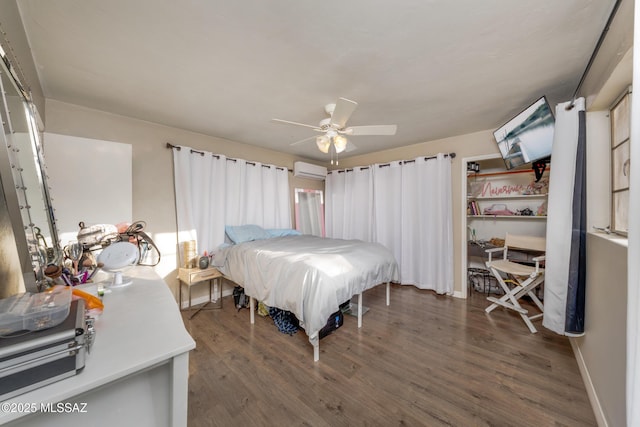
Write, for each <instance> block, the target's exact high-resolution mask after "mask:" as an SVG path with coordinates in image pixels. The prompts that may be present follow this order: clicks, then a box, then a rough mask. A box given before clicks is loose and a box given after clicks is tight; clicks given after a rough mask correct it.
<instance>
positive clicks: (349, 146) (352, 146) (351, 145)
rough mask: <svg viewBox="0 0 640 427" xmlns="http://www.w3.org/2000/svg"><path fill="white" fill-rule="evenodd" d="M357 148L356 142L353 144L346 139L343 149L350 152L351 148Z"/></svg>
mask: <svg viewBox="0 0 640 427" xmlns="http://www.w3.org/2000/svg"><path fill="white" fill-rule="evenodd" d="M357 149H358V147H356V144H354V143H353V142H351V141H347V148H345V149H344V151H345V152H347V153H349V152H351V151H353V150H357Z"/></svg>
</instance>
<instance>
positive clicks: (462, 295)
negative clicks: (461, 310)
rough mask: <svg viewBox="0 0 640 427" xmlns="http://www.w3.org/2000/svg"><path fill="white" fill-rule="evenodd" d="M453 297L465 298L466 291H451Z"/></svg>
mask: <svg viewBox="0 0 640 427" xmlns="http://www.w3.org/2000/svg"><path fill="white" fill-rule="evenodd" d="M453 297H454V298H462V299H467V293H466V292H460V291H453Z"/></svg>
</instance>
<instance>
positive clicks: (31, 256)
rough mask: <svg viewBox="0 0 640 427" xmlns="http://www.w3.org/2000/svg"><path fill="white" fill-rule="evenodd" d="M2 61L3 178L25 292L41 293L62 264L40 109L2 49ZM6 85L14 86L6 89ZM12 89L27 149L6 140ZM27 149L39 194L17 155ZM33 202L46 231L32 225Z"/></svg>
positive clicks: (0, 175) (0, 171)
mask: <svg viewBox="0 0 640 427" xmlns="http://www.w3.org/2000/svg"><path fill="white" fill-rule="evenodd" d="M0 59H2V61H1V62H2V64H0V73H2V76H0V89H1V90H2V98H1V99H0V102H1V105H0V116H2V118H3V120H4V122H5V123H4V126H3V127H4V129H3V132H2V138H3V140H4V145H5V148H6V150H0V179H1V180H2V187H3V190H4V194H5V201H6V204H7V211H8V215H9V217H10V220H11V225H12V229H13V234H14V238H15V244H16V248H17V252H18V257H19V260H20V269H21V271H22V276H23V280H24V287H25V290H26V291H29V292H39V291H41V290H43V288H44V284H45V282H46V278H45V276H44V268H45V267H46V266H47V264H49V263H57V262H58V261H59V258H60V255H61V250H60V241H59V237H58V230H57V226H56V221H55V215H54V209H53V205H52V203H51V194H50V188H49V185H48V182H47V173H46V165H45V162H44V153H43V148H42V144H41V133H40V131H39V129H38V125H37V123H39V120H38V118H39V116H38V113H37V109H36V107H35V104H34V103H33V101H32V99H31V96H30V94H29V93H28V92H27V91H26V90H25V89H24V86H23V85H22V83H21V82H20V80H19V79H18V77H17V73H16V72H15V69H14V67H13V66H12V65H11V63H10V61H9V59H8V58H7V56H6V54H5V52H4V50H2V49H0ZM5 76H6V78H5ZM7 84H9V85H11V87H5V86H6V85H7ZM9 90H10V91H11V93H14V92H15V94H16V95H17V96H18V98H20V101H21V102H20V104H21V105H22V107H23V111H15V112H13V115H14V116H13V117H15V118H17V117H20V118H21V119H24V120H25V121H26V128H27V132H26V133H27V134H28V136H29V144H26V143H22V145H24V146H18V141H17V138H9V139H8V138H7V134H8V133H10V132H13V133H16V132H15V131H14V127H13V125H12V112H11V111H10V109H9V104H8V100H7V93H8V91H9ZM16 123H17V122H16ZM27 145H28V146H27ZM24 149H28V150H29V153H28V156H29V158H33V162H34V163H33V165H34V168H35V175H36V180H37V181H38V183H39V187H40V188H38V192H37V193H36V192H34V191H33V187H32V188H31V189H28V188H27V186H26V185H25V182H24V180H23V174H22V172H23V171H24V169H23V167H22V165H21V164H20V161H19V158H18V153H19V152H20V150H24ZM27 190H29V191H27ZM34 199H38V201H36V203H37V204H38V205H39V207H41V208H42V209H43V210H44V211H45V212H44V215H43V214H42V213H41V214H40V215H39V216H40V217H41V218H42V217H44V218H45V219H46V222H47V224H46V227H47V229H46V230H45V229H44V227H45V225H44V224H34V223H33V220H32V217H33V215H32V213H31V211H30V208H31V202H30V200H31V201H34ZM34 204H35V203H34ZM41 232H44V234H46V235H47V237H48V238H49V239H48V240H49V241H47V239H46V238H43V234H41ZM43 240H44V242H46V244H45V247H42V246H41V243H42V242H43Z"/></svg>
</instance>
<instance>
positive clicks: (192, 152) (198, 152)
mask: <svg viewBox="0 0 640 427" xmlns="http://www.w3.org/2000/svg"><path fill="white" fill-rule="evenodd" d="M167 148H170V149H172V150H173V149H174V148H175V149H176V150H178V151H180V150H182V147H181V146H179V145H173V144H171V143H170V142H167ZM191 154H200V155H201V156H204V155H205V154H206V153H205V152H204V151H198V150H194V149H193V148H192V149H191ZM211 156H213V157H215V158H216V159H219V158H220V156H219V155H218V154H213V153H211ZM226 160H227V161H229V162H237V161H238V159H233V158H231V157H227V158H226ZM245 163H246V164H248V165H251V166H255V165H256V163H255V162H250V161H246V162H245ZM261 166H262V167H263V168H269V167H271V166H272V165H261ZM273 166H274V167H275V168H276V169H281V170H286V171H289V172H293V170H291V169H287V168H285V167H282V166H275V165H273Z"/></svg>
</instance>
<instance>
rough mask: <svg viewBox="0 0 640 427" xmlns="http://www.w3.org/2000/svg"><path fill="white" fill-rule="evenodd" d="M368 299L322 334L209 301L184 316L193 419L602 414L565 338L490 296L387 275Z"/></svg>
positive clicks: (249, 422) (408, 419) (527, 421)
mask: <svg viewBox="0 0 640 427" xmlns="http://www.w3.org/2000/svg"><path fill="white" fill-rule="evenodd" d="M363 299H364V306H366V307H369V308H370V310H369V312H367V313H366V314H365V315H364V317H363V327H362V328H361V329H358V327H357V319H356V318H355V317H351V316H345V321H344V325H343V326H342V327H341V328H340V329H339V330H338V331H336V332H334V333H333V334H332V335H329V336H328V337H326V338H324V339H323V340H321V341H320V361H319V362H315V363H314V362H313V349H312V347H311V345H310V344H309V342H308V340H307V335H306V334H305V333H304V332H303V331H299V332H298V333H296V334H295V335H293V336H289V335H286V334H282V333H280V332H279V331H278V330H277V328H276V327H275V325H274V324H273V321H272V320H271V319H270V318H268V317H266V318H262V317H259V316H256V323H255V324H254V325H251V324H250V323H249V312H248V310H247V309H244V310H242V311H240V312H237V311H236V310H235V308H234V307H233V301H232V299H230V297H225V300H224V303H225V304H224V308H223V309H222V310H211V311H202V312H200V313H199V314H198V315H197V316H195V317H194V318H193V319H192V320H187V317H188V316H187V312H185V313H183V318H184V319H185V325H186V326H187V329H188V330H189V332H190V333H191V335H192V336H193V337H194V339H195V340H196V349H195V350H194V351H193V352H192V353H191V356H190V368H189V370H190V377H189V409H188V410H189V426H191V427H195V426H275V425H277V426H281V425H287V426H295V425H300V426H303V425H304V426H395V425H408V426H535V427H540V426H590V425H596V421H595V418H594V415H593V411H592V409H591V406H590V404H589V400H588V397H587V393H586V391H585V387H584V385H583V382H582V379H581V377H580V373H579V370H578V366H577V364H576V361H575V358H574V356H573V353H572V350H571V347H570V344H569V342H568V340H567V339H566V338H564V337H560V336H558V335H555V334H553V333H551V332H549V331H547V330H546V329H544V328H542V327H540V332H538V333H537V334H531V333H529V330H528V329H527V327H526V326H525V325H524V323H523V322H522V320H520V318H519V317H517V316H516V315H515V314H514V313H513V312H508V311H506V310H504V309H501V308H500V309H497V310H495V311H493V312H492V313H491V314H490V315H487V314H485V313H484V308H485V307H486V306H487V303H486V300H485V299H484V296H482V295H481V294H479V293H476V292H472V295H471V297H470V298H469V299H468V300H466V301H465V300H461V299H456V298H452V297H444V296H438V295H436V294H434V293H433V292H431V291H422V290H418V289H416V288H414V287H413V286H393V287H392V289H391V306H390V307H387V306H386V305H385V304H384V300H385V296H384V286H378V287H377V288H375V289H372V290H370V291H368V292H366V293H365V294H364V296H363Z"/></svg>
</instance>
